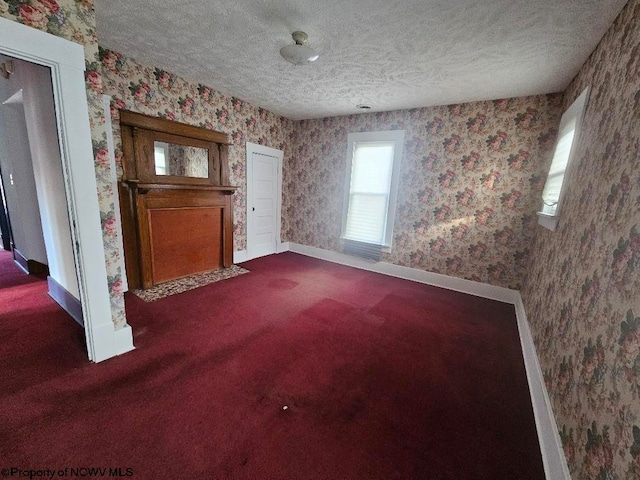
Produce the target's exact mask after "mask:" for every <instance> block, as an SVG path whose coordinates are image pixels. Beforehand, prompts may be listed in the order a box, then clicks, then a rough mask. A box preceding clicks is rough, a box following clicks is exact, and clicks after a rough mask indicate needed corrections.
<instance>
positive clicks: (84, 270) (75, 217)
mask: <svg viewBox="0 0 640 480" xmlns="http://www.w3.org/2000/svg"><path fill="white" fill-rule="evenodd" d="M0 53H2V54H5V55H9V56H12V57H15V58H18V59H20V60H25V61H27V62H32V63H35V64H38V65H43V66H45V67H49V68H50V69H51V81H52V84H53V96H54V104H55V111H56V121H57V126H58V138H59V142H60V154H61V157H62V173H63V177H64V183H65V193H66V197H67V208H68V211H69V219H70V224H71V240H72V243H73V247H74V256H75V258H74V260H75V265H76V274H77V276H78V286H79V290H80V303H81V304H82V313H83V320H84V328H85V337H86V342H87V352H88V355H89V359H90V360H93V361H95V362H99V361H102V360H105V359H107V358H110V357H113V356H115V355H119V354H121V353H124V352H127V351H129V350H132V349H133V336H132V333H131V328H130V327H129V326H128V325H127V326H125V327H124V328H121V329H119V330H117V331H116V330H115V327H114V324H113V319H112V316H111V302H110V298H109V287H108V284H107V269H106V264H105V262H104V244H103V237H102V227H101V225H100V208H99V205H98V189H97V184H96V172H95V167H94V157H93V147H92V144H91V129H90V126H89V109H88V104H87V92H86V85H85V80H84V70H85V59H84V48H83V47H82V46H81V45H79V44H77V43H74V42H71V41H69V40H65V39H63V38H60V37H56V36H55V35H51V34H49V33H46V32H42V31H40V30H37V29H35V28H31V27H28V26H26V25H23V24H20V23H17V22H13V21H11V20H7V19H5V18H0Z"/></svg>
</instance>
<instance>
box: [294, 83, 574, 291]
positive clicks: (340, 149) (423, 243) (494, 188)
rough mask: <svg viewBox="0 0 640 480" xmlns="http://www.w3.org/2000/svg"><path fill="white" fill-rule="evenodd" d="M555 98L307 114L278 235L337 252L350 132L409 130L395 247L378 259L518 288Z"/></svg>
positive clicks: (297, 135)
mask: <svg viewBox="0 0 640 480" xmlns="http://www.w3.org/2000/svg"><path fill="white" fill-rule="evenodd" d="M561 100H562V96H561V95H545V96H534V97H526V98H516V99H505V100H496V101H490V102H478V103H468V104H462V105H450V106H443V107H432V108H422V109H414V110H404V111H395V112H384V113H374V114H364V115H352V116H345V117H334V118H324V119H319V120H304V121H301V122H299V123H298V124H297V125H296V128H295V130H294V133H293V137H292V143H291V147H290V150H291V155H290V156H289V158H290V161H289V162H288V163H286V165H285V169H286V170H287V171H288V173H289V177H288V179H287V180H288V182H287V183H286V188H285V192H286V195H285V199H284V206H283V212H284V217H285V218H284V230H283V231H284V232H285V235H286V239H287V240H289V241H292V242H297V243H301V244H304V245H311V246H315V247H319V248H324V249H328V250H335V251H340V248H341V247H340V239H339V237H340V227H341V216H342V204H343V191H344V190H343V189H344V182H345V169H346V149H347V134H348V133H351V132H361V131H379V130H395V129H404V130H405V146H404V158H403V160H402V166H401V181H400V189H399V196H398V211H397V214H396V222H395V226H394V235H393V238H394V240H393V241H394V245H393V251H392V253H391V254H386V255H385V257H384V260H385V261H387V262H391V263H394V264H398V265H404V266H408V267H413V268H418V269H421V270H428V271H431V272H437V273H443V274H446V275H452V276H454V277H460V278H467V279H470V280H476V281H479V282H486V283H490V284H493V285H499V286H503V287H510V288H520V285H521V283H522V278H523V275H524V272H525V266H526V263H527V260H528V256H529V248H530V244H531V240H532V238H533V233H534V231H535V229H536V221H537V220H536V215H535V213H536V211H537V210H538V209H539V207H540V195H541V191H542V187H543V185H544V181H545V178H546V170H547V169H548V165H549V162H550V156H551V153H552V148H553V145H554V141H555V134H556V129H557V126H558V123H559V114H560V102H561Z"/></svg>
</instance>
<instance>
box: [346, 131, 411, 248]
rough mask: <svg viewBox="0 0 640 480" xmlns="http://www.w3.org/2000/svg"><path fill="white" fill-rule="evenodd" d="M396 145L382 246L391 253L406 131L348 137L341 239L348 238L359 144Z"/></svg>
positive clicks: (364, 133)
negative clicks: (353, 176) (348, 218)
mask: <svg viewBox="0 0 640 480" xmlns="http://www.w3.org/2000/svg"><path fill="white" fill-rule="evenodd" d="M389 142H392V143H394V149H393V167H392V171H391V186H390V189H389V202H388V205H387V218H386V221H385V233H384V243H383V244H382V245H381V246H382V250H383V251H385V252H390V251H391V246H392V242H393V224H394V221H395V212H396V204H397V197H398V185H399V183H400V163H401V161H402V152H403V148H404V130H389V131H382V132H359V133H350V134H349V135H348V137H347V168H346V175H345V189H344V202H343V210H342V230H341V233H340V238H342V239H343V240H353V239H351V238H346V236H345V232H346V228H347V215H348V213H349V199H350V194H351V173H352V169H353V156H354V153H355V150H356V146H357V144H358V143H389Z"/></svg>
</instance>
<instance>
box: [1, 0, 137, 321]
mask: <svg viewBox="0 0 640 480" xmlns="http://www.w3.org/2000/svg"><path fill="white" fill-rule="evenodd" d="M0 16H2V17H4V18H7V19H9V20H12V21H14V22H19V23H22V24H24V25H28V26H30V27H32V28H37V29H38V30H42V31H45V32H48V33H51V34H53V35H56V36H59V37H62V38H65V39H67V40H71V41H73V42H76V43H79V44H80V45H82V46H83V47H84V51H85V58H86V62H87V68H88V71H87V75H86V80H87V102H88V105H89V117H90V118H89V122H90V124H91V137H92V141H93V147H94V153H95V159H87V161H88V162H91V161H94V163H95V170H96V181H97V184H98V185H97V186H98V200H99V205H100V216H101V220H102V228H103V239H104V248H105V262H106V266H107V275H108V284H109V293H110V298H111V310H112V316H113V321H114V324H115V326H116V328H118V327H121V326H123V325H124V324H125V313H124V298H123V293H122V275H123V259H122V258H120V253H119V249H118V238H117V235H116V231H115V227H114V225H115V211H114V192H113V189H112V188H111V171H110V168H109V163H108V162H105V161H102V160H103V159H101V156H100V145H104V144H106V130H105V119H104V115H103V113H102V97H101V94H102V78H101V75H100V71H99V69H96V68H95V66H96V65H98V42H97V40H96V19H95V12H94V9H93V1H92V0H26V1H25V0H0Z"/></svg>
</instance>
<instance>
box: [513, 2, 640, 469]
mask: <svg viewBox="0 0 640 480" xmlns="http://www.w3.org/2000/svg"><path fill="white" fill-rule="evenodd" d="M639 79H640V1H639V0H630V1H629V3H628V4H627V6H626V7H625V9H624V10H623V11H622V13H621V14H620V16H619V17H618V19H617V20H616V22H615V23H614V24H613V26H612V27H611V28H610V30H609V31H608V32H607V34H606V35H605V36H604V38H603V39H602V41H601V43H600V45H599V46H598V48H597V49H596V50H595V51H594V53H593V54H592V55H591V57H590V59H589V60H588V61H587V62H586V64H585V65H584V66H583V67H582V69H581V71H580V72H579V74H578V76H577V77H576V78H575V79H574V81H573V82H572V83H571V85H570V86H569V87H568V89H567V91H566V94H565V98H564V107H565V108H566V107H568V106H569V105H570V104H571V103H572V102H573V100H574V99H575V98H577V96H578V95H579V94H580V92H581V91H582V90H583V89H584V88H585V87H586V86H591V98H590V100H589V103H588V106H587V111H586V115H585V119H584V123H583V132H582V135H581V138H580V140H579V144H578V151H577V155H576V157H575V158H574V163H573V165H572V166H571V168H570V170H569V172H568V173H567V178H566V182H567V187H568V192H567V196H566V203H565V204H564V206H563V212H562V218H561V220H560V224H559V227H558V230H557V231H556V232H550V231H547V230H545V229H543V228H541V227H536V228H535V231H536V238H535V242H534V244H533V246H532V253H531V256H530V258H529V262H528V267H527V268H528V271H529V274H528V276H527V278H526V281H525V283H524V288H523V291H522V295H523V298H524V301H525V306H526V310H527V316H528V318H529V322H530V323H531V327H532V331H533V334H534V340H535V344H536V348H537V351H538V355H539V357H540V362H541V365H542V368H543V372H544V377H545V382H546V384H547V388H548V391H549V394H550V397H551V401H552V404H553V408H554V413H555V416H556V421H557V423H558V428H559V431H560V436H561V439H562V443H563V446H564V450H565V454H566V457H567V460H568V464H569V469H570V471H571V473H572V476H573V478H576V479H585V480H586V479H608V480H631V479H638V478H640V82H639Z"/></svg>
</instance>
